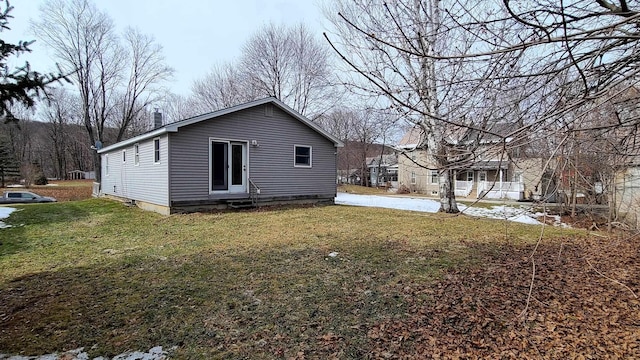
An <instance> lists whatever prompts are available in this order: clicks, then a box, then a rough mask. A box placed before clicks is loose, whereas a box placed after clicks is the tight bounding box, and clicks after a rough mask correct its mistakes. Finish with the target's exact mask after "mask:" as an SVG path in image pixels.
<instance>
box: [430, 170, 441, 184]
mask: <svg viewBox="0 0 640 360" xmlns="http://www.w3.org/2000/svg"><path fill="white" fill-rule="evenodd" d="M438 177H439V176H438V170H431V183H432V184H437V183H438Z"/></svg>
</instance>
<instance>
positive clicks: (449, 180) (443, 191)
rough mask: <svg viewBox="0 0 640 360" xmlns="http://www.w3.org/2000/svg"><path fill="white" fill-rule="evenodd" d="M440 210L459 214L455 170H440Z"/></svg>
mask: <svg viewBox="0 0 640 360" xmlns="http://www.w3.org/2000/svg"><path fill="white" fill-rule="evenodd" d="M439 177H440V210H438V211H439V212H444V213H448V214H457V213H459V212H460V210H459V209H458V203H457V202H456V194H455V188H454V181H455V180H454V179H453V170H451V169H446V170H443V171H441V172H440V175H439Z"/></svg>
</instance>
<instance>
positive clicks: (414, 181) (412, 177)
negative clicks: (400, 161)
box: [411, 171, 416, 185]
mask: <svg viewBox="0 0 640 360" xmlns="http://www.w3.org/2000/svg"><path fill="white" fill-rule="evenodd" d="M411 183H412V184H414V185H415V183H416V172H415V171H412V172H411Z"/></svg>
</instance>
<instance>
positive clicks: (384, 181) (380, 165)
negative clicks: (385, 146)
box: [366, 152, 398, 189]
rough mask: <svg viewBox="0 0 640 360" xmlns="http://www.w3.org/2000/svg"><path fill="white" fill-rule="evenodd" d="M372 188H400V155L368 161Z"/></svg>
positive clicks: (373, 158) (384, 156)
mask: <svg viewBox="0 0 640 360" xmlns="http://www.w3.org/2000/svg"><path fill="white" fill-rule="evenodd" d="M366 162H367V168H368V172H369V184H371V186H384V187H389V188H391V189H397V188H398V154H397V153H395V152H394V153H392V154H384V155H378V156H375V157H369V158H367V159H366Z"/></svg>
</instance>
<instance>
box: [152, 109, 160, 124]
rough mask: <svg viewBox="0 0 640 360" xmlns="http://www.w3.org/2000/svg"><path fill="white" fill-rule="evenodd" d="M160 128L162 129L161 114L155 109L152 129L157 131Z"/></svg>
mask: <svg viewBox="0 0 640 360" xmlns="http://www.w3.org/2000/svg"><path fill="white" fill-rule="evenodd" d="M161 127H162V113H161V112H159V111H158V109H156V111H154V112H153V128H154V129H157V128H161Z"/></svg>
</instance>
